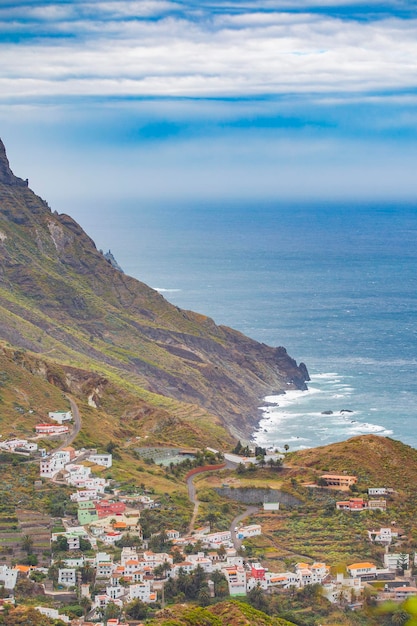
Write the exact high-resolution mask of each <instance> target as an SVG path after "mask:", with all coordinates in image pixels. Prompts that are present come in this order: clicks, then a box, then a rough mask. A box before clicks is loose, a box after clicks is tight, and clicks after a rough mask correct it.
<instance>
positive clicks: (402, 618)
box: [391, 608, 410, 626]
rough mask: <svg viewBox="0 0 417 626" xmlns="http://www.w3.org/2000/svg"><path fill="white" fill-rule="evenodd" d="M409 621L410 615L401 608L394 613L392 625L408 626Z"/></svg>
mask: <svg viewBox="0 0 417 626" xmlns="http://www.w3.org/2000/svg"><path fill="white" fill-rule="evenodd" d="M409 619H410V615H409V613H407V611H404V609H401V608H400V609H398V610H397V611H394V613H393V614H392V615H391V624H392V626H404V624H406V623H407V622H408V620H409Z"/></svg>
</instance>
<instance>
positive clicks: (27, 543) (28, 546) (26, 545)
mask: <svg viewBox="0 0 417 626" xmlns="http://www.w3.org/2000/svg"><path fill="white" fill-rule="evenodd" d="M22 550H24V551H25V552H26V553H27V554H32V552H33V539H32V537H31V536H30V535H24V537H23V539H22Z"/></svg>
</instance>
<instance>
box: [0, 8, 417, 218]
mask: <svg viewBox="0 0 417 626" xmlns="http://www.w3.org/2000/svg"><path fill="white" fill-rule="evenodd" d="M416 104H417V6H416V3H415V2H414V1H412V2H403V1H402V0H391V1H390V2H374V1H372V0H371V1H367V2H362V1H360V0H356V1H355V0H352V1H349V0H247V1H240V0H199V1H197V0H196V1H193V0H188V1H187V0H184V1H180V0H178V1H177V0H111V1H106V0H90V1H88V0H87V1H80V0H55V1H49V2H48V1H46V2H45V1H44V2H42V1H37V0H1V2H0V137H1V138H2V139H3V141H4V143H5V144H6V148H7V151H8V155H9V160H10V162H11V166H12V169H13V170H14V172H15V173H16V174H17V175H19V176H21V177H23V178H26V177H28V178H29V181H30V186H31V187H32V188H33V189H34V190H35V191H36V192H37V193H39V194H40V195H41V196H43V197H45V198H47V199H48V202H49V203H50V204H51V206H52V207H53V208H56V209H57V210H58V212H70V213H71V214H72V215H74V216H75V217H77V216H79V215H80V214H82V212H83V211H87V210H93V209H92V208H91V207H97V206H100V203H110V205H114V206H116V205H117V203H118V202H124V201H131V200H132V199H133V200H141V201H142V202H149V203H152V202H164V201H166V200H168V199H169V200H174V201H182V200H187V201H188V200H191V201H195V200H198V199H199V198H205V199H216V200H219V199H222V198H232V199H236V200H239V198H245V199H248V198H249V199H253V200H256V199H265V198H266V199H276V198H279V199H297V200H300V199H301V200H305V201H306V200H310V199H313V200H315V201H317V200H321V199H323V200H329V199H331V200H334V199H336V200H355V201H357V200H359V201H361V200H369V199H371V200H382V199H383V200H389V201H401V202H402V201H415V200H416V199H417V185H416V172H417V141H416V139H417V107H416ZM89 207H90V209H89ZM94 210H98V209H97V208H96V209H94Z"/></svg>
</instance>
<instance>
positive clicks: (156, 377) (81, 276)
mask: <svg viewBox="0 0 417 626" xmlns="http://www.w3.org/2000/svg"><path fill="white" fill-rule="evenodd" d="M109 243H111V242H109ZM113 265H114V264H112V263H110V262H109V261H108V259H106V257H105V256H104V255H103V253H102V252H101V251H99V250H97V248H96V246H95V244H94V242H93V240H92V239H91V238H90V237H89V236H88V235H87V234H86V233H85V232H84V231H83V229H82V228H81V227H80V226H79V224H77V223H76V222H75V221H74V220H73V219H72V218H71V217H70V216H68V215H65V214H60V213H58V212H56V211H54V212H52V211H51V209H50V208H49V206H48V204H47V203H46V202H45V201H44V200H42V199H41V198H40V197H39V196H37V195H36V194H35V193H34V192H33V191H32V190H31V189H30V188H29V186H28V185H27V182H26V181H24V180H23V179H20V178H17V177H16V176H15V175H14V174H13V172H12V171H11V169H10V166H9V162H8V159H7V156H6V151H5V148H4V145H3V143H1V142H0V317H1V321H0V338H1V341H2V342H3V346H4V349H7V350H8V354H10V353H11V349H14V350H22V349H23V350H24V351H25V357H24V358H23V357H22V364H23V365H22V366H23V367H28V369H29V370H30V371H31V372H32V373H33V372H37V374H38V375H40V372H46V373H45V376H49V380H52V381H53V382H54V384H57V385H60V386H61V388H62V389H63V391H66V392H68V391H69V392H72V393H75V394H76V395H78V396H79V397H80V398H82V399H84V400H88V401H89V404H90V406H91V407H95V408H97V409H98V410H102V411H105V412H109V411H110V406H112V411H114V412H115V413H116V414H117V416H118V417H117V419H118V420H119V421H120V420H121V422H123V421H124V422H125V424H126V429H125V430H126V432H129V433H133V432H134V431H135V428H136V427H138V428H139V426H140V424H141V417H140V415H141V414H142V412H143V411H145V413H146V411H148V410H149V411H151V412H153V414H155V423H158V417H157V415H156V413H158V411H160V412H161V420H162V421H163V422H164V423H165V424H169V423H171V426H167V429H168V431H169V430H170V429H171V430H172V431H173V433H175V432H178V429H180V430H181V428H182V427H183V426H184V425H185V426H186V425H187V423H188V426H189V428H190V430H192V429H193V428H195V429H196V433H195V436H196V437H198V436H199V435H198V432H199V429H203V430H204V429H206V428H207V427H208V426H209V425H210V421H211V420H212V423H213V425H217V426H218V427H221V428H224V429H226V430H227V431H228V432H229V433H232V434H233V435H236V436H241V437H249V436H250V433H251V432H252V431H253V429H254V428H255V427H256V425H257V423H258V419H259V415H258V410H257V407H258V405H259V402H260V400H261V398H262V397H263V396H265V395H267V394H270V393H281V392H284V391H286V390H288V389H305V388H306V384H305V383H306V380H308V372H307V369H306V367H305V365H303V364H300V365H297V363H296V361H295V360H294V359H292V358H291V357H290V356H289V355H288V354H287V352H286V350H285V348H283V347H270V346H267V345H265V344H261V343H258V342H256V341H254V340H252V339H250V338H248V337H246V336H244V335H243V334H242V333H240V332H237V331H236V330H233V329H231V328H228V327H225V326H221V325H220V326H219V325H217V324H215V322H214V321H213V320H212V319H210V318H209V317H207V316H205V315H201V314H198V313H194V312H191V311H186V310H182V309H179V308H178V307H176V306H173V305H172V304H170V303H169V302H168V301H167V300H165V299H164V298H163V297H162V295H160V294H159V293H158V292H157V291H155V290H153V289H151V288H150V287H148V286H147V285H145V284H144V283H142V282H140V281H138V280H136V279H135V278H132V277H130V276H127V275H126V274H124V273H122V272H121V271H119V270H118V269H117V268H115V267H114V266H113ZM12 351H13V350H12ZM36 363H37V364H36ZM52 371H55V372H56V371H59V373H58V374H56V375H55V376H52V375H51V372H52ZM47 372H49V374H47ZM110 388H112V397H113V400H112V402H110V399H109V398H108V397H107V395H108V393H109V391H108V390H109V389H110ZM115 389H117V390H118V394H119V396H118V394H117V393H116V392H115ZM106 394H107V395H106ZM123 394H125V396H124V395H123ZM116 396H117V397H119V401H118V402H115V400H114V398H115V397H116ZM123 397H124V398H125V405H124V402H123V401H122V398H123ZM135 398H136V399H137V407H138V410H137V411H136V410H135ZM139 407H140V410H139ZM145 407H148V408H147V409H146V410H145ZM155 412H156V413H155ZM187 420H188V422H187ZM168 431H166V430H165V431H164V432H165V436H166V437H167V438H169V436H168V434H167V433H168Z"/></svg>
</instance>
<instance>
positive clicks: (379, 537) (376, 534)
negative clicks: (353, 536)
mask: <svg viewBox="0 0 417 626" xmlns="http://www.w3.org/2000/svg"><path fill="white" fill-rule="evenodd" d="M368 537H369V540H370V541H374V542H375V543H384V544H386V545H389V544H390V543H392V540H393V539H394V538H396V537H398V532H397V531H396V530H392V528H380V529H379V530H368Z"/></svg>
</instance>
